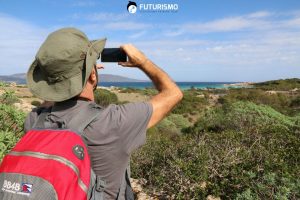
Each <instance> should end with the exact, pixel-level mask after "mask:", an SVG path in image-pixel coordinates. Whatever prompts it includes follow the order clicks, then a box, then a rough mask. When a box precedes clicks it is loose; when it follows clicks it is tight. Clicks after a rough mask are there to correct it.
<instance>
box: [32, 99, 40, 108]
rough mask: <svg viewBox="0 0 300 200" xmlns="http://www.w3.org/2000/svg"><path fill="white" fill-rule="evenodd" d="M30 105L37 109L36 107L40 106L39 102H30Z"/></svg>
mask: <svg viewBox="0 0 300 200" xmlns="http://www.w3.org/2000/svg"><path fill="white" fill-rule="evenodd" d="M31 105H33V106H36V107H38V106H40V105H41V102H40V101H36V100H34V101H32V102H31Z"/></svg>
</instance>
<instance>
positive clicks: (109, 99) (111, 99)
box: [94, 89, 118, 107]
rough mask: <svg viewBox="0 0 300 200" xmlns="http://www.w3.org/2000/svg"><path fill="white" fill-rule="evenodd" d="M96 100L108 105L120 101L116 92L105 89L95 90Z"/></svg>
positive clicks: (100, 103)
mask: <svg viewBox="0 0 300 200" xmlns="http://www.w3.org/2000/svg"><path fill="white" fill-rule="evenodd" d="M94 96H95V102H96V103H97V104H99V105H100V106H104V107H106V106H108V105H109V104H116V103H118V97H117V95H116V94H115V93H112V92H110V91H109V90H105V89H97V90H95V91H94Z"/></svg>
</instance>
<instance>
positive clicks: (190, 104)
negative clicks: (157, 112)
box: [172, 90, 208, 114]
mask: <svg viewBox="0 0 300 200" xmlns="http://www.w3.org/2000/svg"><path fill="white" fill-rule="evenodd" d="M199 94H202V93H200V92H198V91H197V90H196V91H194V90H187V91H183V98H182V100H181V102H180V103H179V104H178V105H177V106H176V107H175V109H174V110H173V111H172V113H175V114H187V113H188V114H196V113H195V111H197V112H198V111H200V110H202V109H203V108H204V107H205V106H207V105H208V98H200V97H198V95H199Z"/></svg>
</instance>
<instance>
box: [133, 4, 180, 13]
mask: <svg viewBox="0 0 300 200" xmlns="http://www.w3.org/2000/svg"><path fill="white" fill-rule="evenodd" d="M139 9H140V10H144V11H177V10H178V9H179V6H178V4H176V3H175V4H150V3H147V4H143V3H141V4H140V5H139Z"/></svg>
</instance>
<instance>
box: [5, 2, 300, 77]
mask: <svg viewBox="0 0 300 200" xmlns="http://www.w3.org/2000/svg"><path fill="white" fill-rule="evenodd" d="M136 3H137V5H138V8H139V6H140V5H141V4H144V5H145V4H172V5H173V4H177V5H178V10H176V11H168V12H154V11H149V10H148V11H145V10H139V9H138V10H137V12H136V13H134V14H132V13H129V12H128V11H127V4H128V1H125V0H114V1H112V0H110V1H109V0H101V1H100V0H0V75H10V74H15V73H25V72H27V70H28V68H29V66H30V64H31V63H32V62H33V60H34V57H35V55H36V52H37V51H38V49H39V47H40V45H41V44H42V43H43V41H45V39H46V38H47V35H48V34H49V33H51V32H53V31H55V30H57V29H60V28H63V27H75V28H78V29H80V30H82V31H83V32H84V33H86V35H87V36H88V38H89V39H91V40H93V39H101V38H104V37H106V38H107V43H106V47H119V46H120V45H122V44H126V43H132V44H133V45H135V46H136V47H137V48H139V49H140V50H141V51H142V52H143V53H144V54H145V55H146V56H147V57H148V58H149V59H150V60H152V61H153V62H154V63H155V64H156V65H158V66H159V67H161V68H162V69H163V70H164V71H166V72H167V73H168V74H169V75H170V76H171V77H172V79H174V80H176V81H203V82H205V81H220V82H222V81H251V82H259V81H266V80H274V79H283V78H293V77H296V78H300V1H299V0H272V1H271V0H264V1H262V0H193V1H192V0H152V1H151V0H140V1H136ZM103 64H104V66H105V69H104V70H102V71H100V72H99V73H103V74H115V75H122V76H126V77H130V78H136V79H141V80H147V77H146V75H144V73H142V72H141V71H140V70H139V69H136V68H124V67H120V66H118V65H117V64H115V63H111V64H107V63H103Z"/></svg>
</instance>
